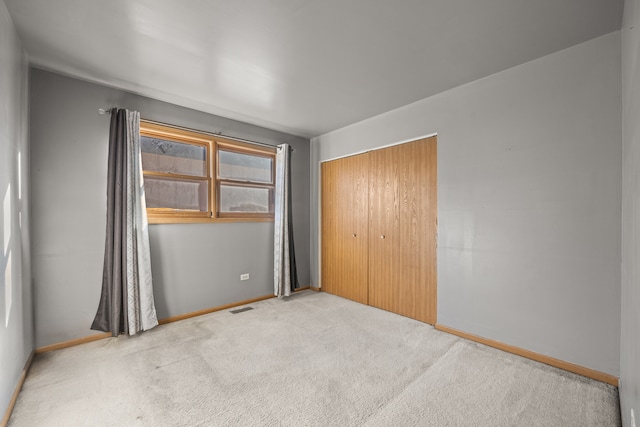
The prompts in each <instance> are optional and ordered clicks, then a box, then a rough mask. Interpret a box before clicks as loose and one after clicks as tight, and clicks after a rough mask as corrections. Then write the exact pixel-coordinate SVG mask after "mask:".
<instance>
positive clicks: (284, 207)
mask: <svg viewBox="0 0 640 427" xmlns="http://www.w3.org/2000/svg"><path fill="white" fill-rule="evenodd" d="M275 192H276V194H275V220H274V285H273V293H274V295H275V296H277V297H283V296H289V295H291V293H292V292H293V290H294V288H298V287H300V285H299V283H298V273H297V269H296V254H295V249H294V245H293V221H292V215H291V147H290V146H289V144H281V145H278V149H277V152H276V188H275Z"/></svg>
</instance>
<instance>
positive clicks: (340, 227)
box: [322, 153, 369, 304]
mask: <svg viewBox="0 0 640 427" xmlns="http://www.w3.org/2000/svg"><path fill="white" fill-rule="evenodd" d="M368 183H369V166H368V154H366V153H365V154H361V155H358V156H351V157H346V158H343V159H338V160H333V161H331V162H325V163H323V164H322V288H323V290H324V291H326V292H329V293H332V294H335V295H338V296H341V297H344V298H348V299H351V300H354V301H357V302H361V303H363V304H367V302H368V298H367V295H368V287H367V280H368V277H367V276H368V270H367V267H368V248H367V243H368V204H369V203H368V185H369V184H368Z"/></svg>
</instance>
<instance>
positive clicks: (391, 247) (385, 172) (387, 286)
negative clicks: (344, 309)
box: [369, 146, 401, 313]
mask: <svg viewBox="0 0 640 427" xmlns="http://www.w3.org/2000/svg"><path fill="white" fill-rule="evenodd" d="M399 153H400V146H394V147H390V148H385V149H382V150H376V151H372V152H370V153H369V164H370V167H369V170H370V174H369V233H370V234H369V304H370V305H372V306H374V307H378V308H381V309H383V310H388V311H392V312H395V313H397V312H398V309H399V305H398V303H399V293H400V289H399V285H400V284H399V280H398V279H399V274H400V271H399V266H400V256H401V252H400V217H399V213H400V199H399V197H398V196H399V192H398V183H399V179H398V178H399V176H398V174H399V172H400V165H399V160H400V156H399Z"/></svg>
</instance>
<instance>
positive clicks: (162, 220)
mask: <svg viewBox="0 0 640 427" xmlns="http://www.w3.org/2000/svg"><path fill="white" fill-rule="evenodd" d="M148 221H149V224H202V223H226V222H273V217H256V218H206V217H193V218H189V217H171V216H149V217H148Z"/></svg>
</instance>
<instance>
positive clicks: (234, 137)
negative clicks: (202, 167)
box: [98, 107, 296, 151]
mask: <svg viewBox="0 0 640 427" xmlns="http://www.w3.org/2000/svg"><path fill="white" fill-rule="evenodd" d="M114 108H117V107H109V108H107V109H104V108H98V114H100V115H105V114H111V110H113V109H114ZM141 120H144V121H145V122H147V123H152V124H155V125H162V126H168V127H172V128H174V129H180V130H186V131H194V129H189V128H186V127H183V126H177V125H171V124H168V123H162V122H156V121H153V120H147V119H141ZM196 132H199V133H203V134H205V135H211V136H223V137H225V138H229V139H233V140H235V141H240V142H249V143H251V144H256V145H262V146H264V147H271V148H278V146H277V145H273V144H267V143H264V142H259V141H253V140H251V139H246V138H238V137H237V136H231V135H226V134H224V133H222V132H207V131H203V130H196ZM289 148H290V149H291V151H296V149H295V148H293V147H291V145H289Z"/></svg>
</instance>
